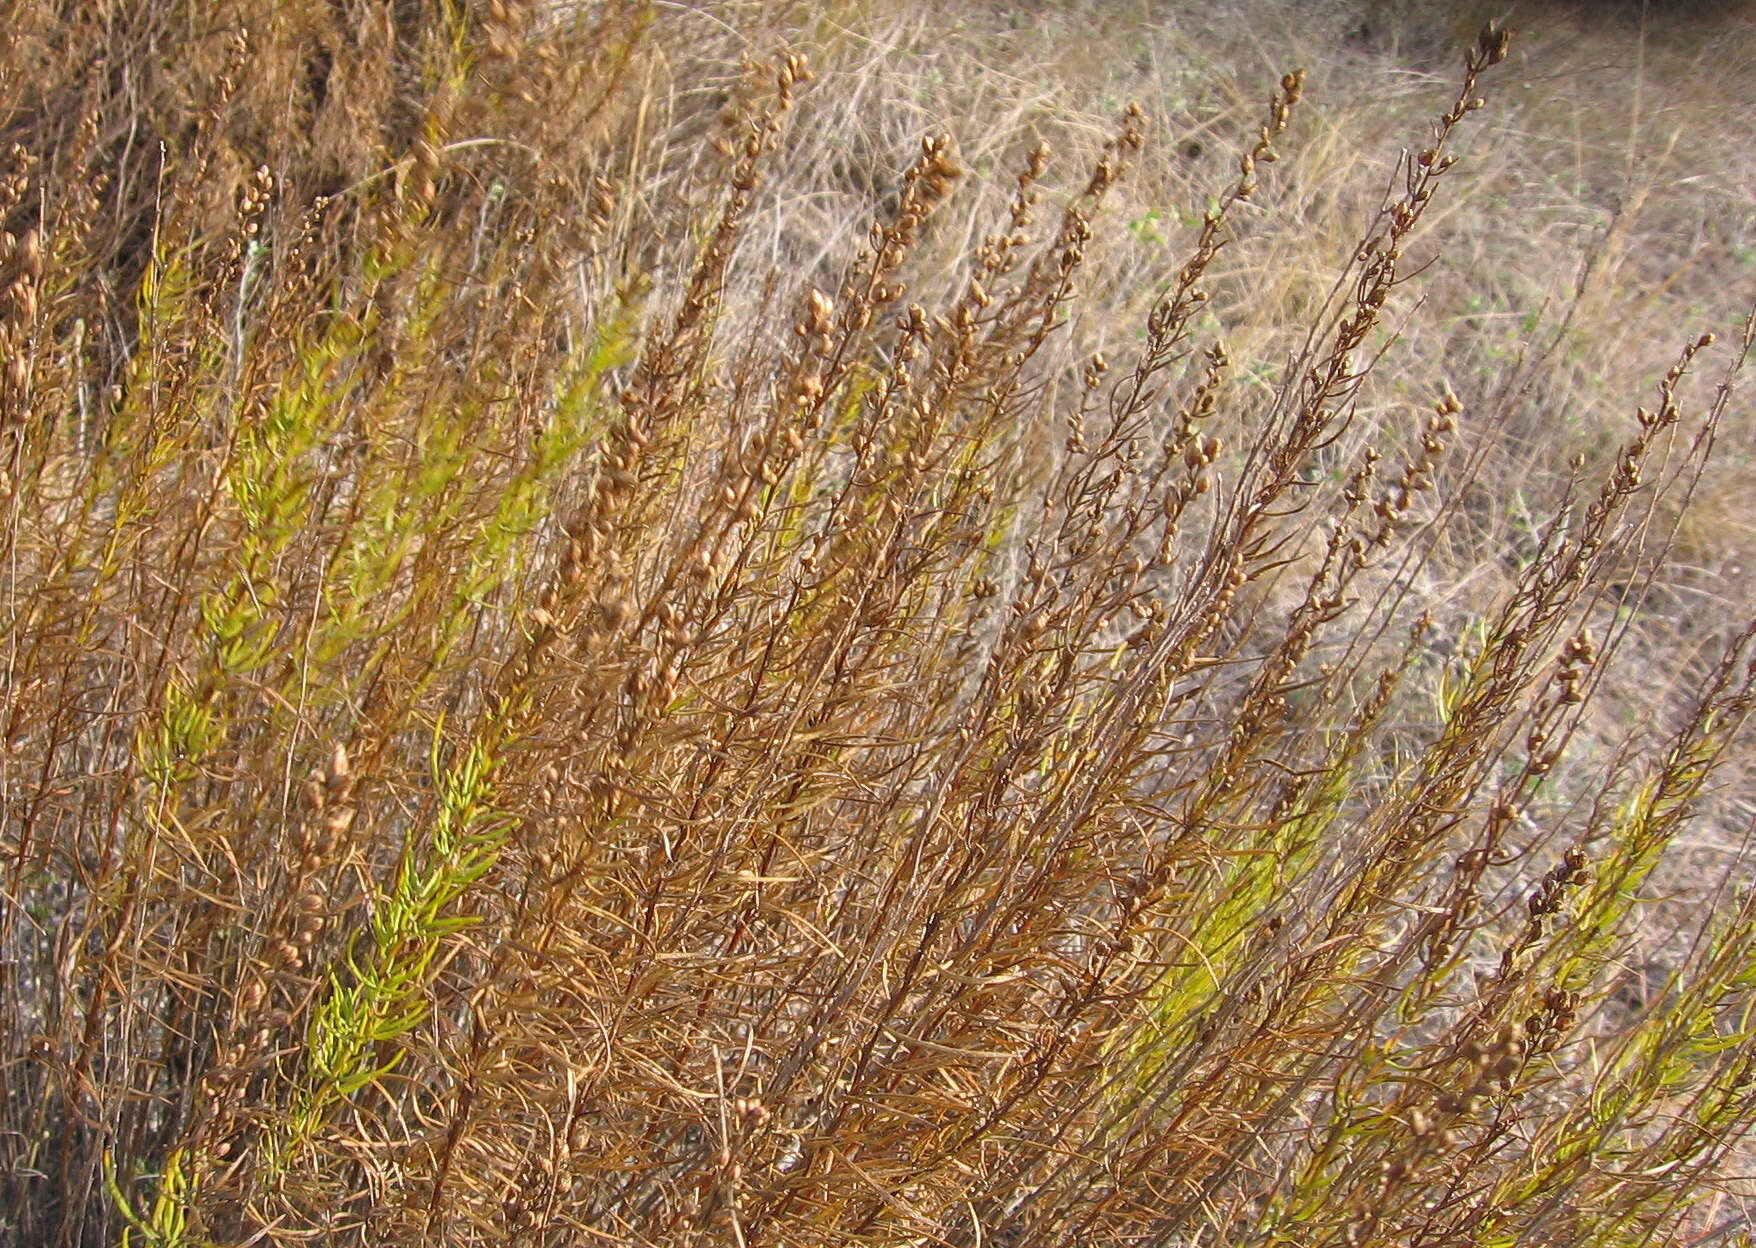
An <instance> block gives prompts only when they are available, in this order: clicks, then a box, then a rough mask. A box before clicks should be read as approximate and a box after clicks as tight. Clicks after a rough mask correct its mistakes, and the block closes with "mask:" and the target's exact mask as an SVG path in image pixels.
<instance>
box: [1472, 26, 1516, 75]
mask: <svg viewBox="0 0 1756 1248" xmlns="http://www.w3.org/2000/svg"><path fill="white" fill-rule="evenodd" d="M1511 46H1512V31H1511V29H1510V28H1509V27H1505V26H1500V25H1498V24H1496V23H1494V22H1489V23H1488V24H1487V25H1486V26H1483V27H1482V33H1481V34H1479V35H1477V36H1476V55H1477V56H1478V57H1479V58H1480V61H1481V63H1482V64H1483V65H1498V64H1499V63H1500V62H1501V61H1503V60H1505V59H1506V52H1507V50H1508V49H1509V48H1510V47H1511Z"/></svg>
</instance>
